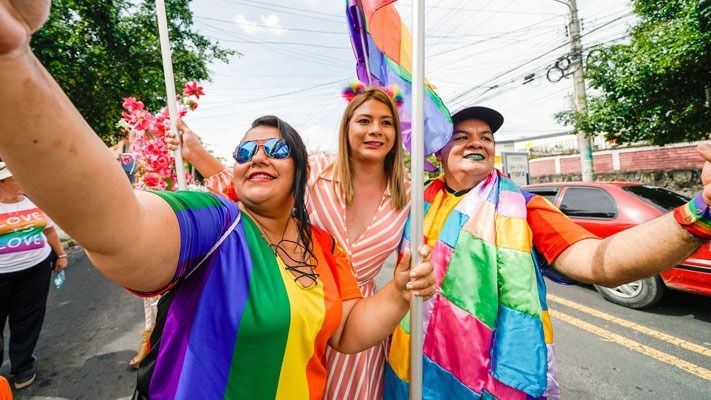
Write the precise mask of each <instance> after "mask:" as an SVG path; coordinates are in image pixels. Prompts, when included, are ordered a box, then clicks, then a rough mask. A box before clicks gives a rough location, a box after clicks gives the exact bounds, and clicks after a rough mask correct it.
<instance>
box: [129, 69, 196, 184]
mask: <svg viewBox="0 0 711 400" xmlns="http://www.w3.org/2000/svg"><path fill="white" fill-rule="evenodd" d="M183 94H184V96H180V95H177V96H176V98H177V99H178V100H179V101H180V102H179V103H178V115H179V116H180V117H184V116H185V115H187V113H188V110H191V111H194V110H196V109H197V106H198V102H197V99H199V98H200V96H201V95H203V96H204V95H205V92H204V91H203V88H202V87H201V86H199V85H198V83H197V82H189V83H187V84H185V87H184V88H183ZM122 105H123V108H124V110H125V111H124V112H122V113H121V120H119V123H118V126H119V127H120V128H121V129H123V130H124V131H125V132H126V133H128V135H129V142H130V143H131V152H132V153H133V156H134V157H135V158H136V162H137V163H138V169H137V174H136V179H135V183H134V187H135V188H137V189H147V190H166V189H170V190H176V189H177V187H176V183H177V178H176V176H175V169H174V164H175V158H174V157H173V153H172V152H171V151H170V149H168V145H167V143H166V142H165V133H166V131H167V129H168V128H169V127H170V115H169V111H168V109H167V108H163V109H161V110H160V111H158V112H157V113H156V114H152V113H150V112H149V111H148V110H146V109H145V106H144V104H143V102H141V101H138V100H136V98H134V97H127V98H125V99H123V104H122ZM192 178H193V177H192V175H190V174H188V173H186V181H187V182H188V183H192Z"/></svg>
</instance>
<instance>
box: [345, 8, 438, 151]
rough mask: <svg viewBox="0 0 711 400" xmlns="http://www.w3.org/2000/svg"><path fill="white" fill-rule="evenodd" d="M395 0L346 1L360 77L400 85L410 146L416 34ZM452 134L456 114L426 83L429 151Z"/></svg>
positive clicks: (405, 134)
mask: <svg viewBox="0 0 711 400" xmlns="http://www.w3.org/2000/svg"><path fill="white" fill-rule="evenodd" d="M394 2H395V0H346V14H347V16H348V26H349V28H350V31H351V44H352V46H353V52H354V54H355V57H356V62H357V65H356V70H357V73H358V79H360V80H361V81H362V82H364V83H366V84H371V85H379V86H387V85H393V84H394V85H397V86H398V87H400V89H401V90H402V92H403V97H404V98H405V102H404V104H403V107H402V108H401V110H400V122H401V124H402V130H403V142H404V143H405V146H406V147H407V148H408V149H409V148H410V135H411V129H410V115H412V35H411V34H410V31H409V30H408V29H407V26H405V24H404V23H403V21H402V19H401V18H400V14H399V13H398V12H397V9H396V8H395V6H394V5H393V4H392V3H394ZM451 137H452V117H451V116H450V115H449V110H447V107H445V106H444V103H443V102H442V99H440V98H439V96H438V95H437V93H435V91H434V89H433V88H432V86H431V85H430V84H428V83H426V84H425V138H424V141H425V154H432V153H434V152H435V151H437V150H439V149H441V148H442V147H443V146H444V145H445V144H447V142H448V141H449V139H450V138H451Z"/></svg>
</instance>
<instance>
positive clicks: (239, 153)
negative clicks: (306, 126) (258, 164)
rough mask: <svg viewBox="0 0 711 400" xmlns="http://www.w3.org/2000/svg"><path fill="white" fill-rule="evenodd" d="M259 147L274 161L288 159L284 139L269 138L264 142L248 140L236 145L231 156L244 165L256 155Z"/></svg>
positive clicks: (286, 145) (288, 150) (287, 150)
mask: <svg viewBox="0 0 711 400" xmlns="http://www.w3.org/2000/svg"><path fill="white" fill-rule="evenodd" d="M259 147H262V148H263V149H264V153H265V154H266V155H267V156H268V157H269V158H273V159H276V160H283V159H285V158H287V157H289V153H290V149H289V145H288V144H287V143H286V141H285V140H284V139H280V138H269V139H266V140H248V141H246V142H242V143H240V144H239V145H237V148H236V149H235V152H234V154H233V155H232V156H233V157H234V158H235V161H237V162H238V163H240V164H244V163H246V162H248V161H249V160H251V159H252V157H254V155H255V154H257V150H259Z"/></svg>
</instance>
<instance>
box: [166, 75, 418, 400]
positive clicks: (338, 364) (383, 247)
mask: <svg viewBox="0 0 711 400" xmlns="http://www.w3.org/2000/svg"><path fill="white" fill-rule="evenodd" d="M344 97H345V98H346V99H347V100H349V103H348V105H347V107H346V109H345V111H344V112H343V116H342V119H341V126H340V131H339V143H338V153H337V154H336V155H332V154H317V155H314V156H311V157H310V158H309V165H310V167H311V174H310V176H309V180H308V191H307V199H308V201H307V208H308V212H309V215H310V217H311V221H312V222H313V223H314V224H315V225H316V226H318V227H319V228H322V229H324V230H325V231H326V232H328V233H330V234H331V235H333V236H334V237H335V238H336V239H337V241H338V242H339V243H341V244H342V245H343V247H344V250H345V252H346V254H347V255H348V257H349V258H350V260H351V263H352V265H353V272H354V274H355V276H356V278H357V279H358V286H359V287H360V289H361V292H362V294H363V296H364V297H368V296H371V295H373V294H374V293H375V282H374V278H375V276H376V275H377V274H378V272H379V271H380V269H381V268H382V266H383V263H384V262H385V259H386V258H387V257H388V256H389V255H390V254H392V253H393V252H394V251H396V250H397V247H398V244H399V242H400V238H401V237H402V232H403V228H404V225H405V220H406V219H407V214H408V212H409V182H408V181H407V180H406V178H405V171H404V166H403V161H402V160H403V150H402V146H401V145H400V143H401V131H400V123H399V120H398V114H397V110H396V103H397V102H398V101H401V99H399V98H398V95H397V94H396V93H393V91H392V90H391V89H389V88H386V89H385V90H383V89H379V88H367V87H365V86H363V85H353V86H350V87H348V88H346V89H345V90H344ZM393 98H394V99H395V100H394V99H393ZM178 129H179V131H180V132H181V133H182V138H183V148H182V149H183V150H182V153H183V158H184V159H185V160H186V161H189V162H191V163H192V164H193V165H194V166H195V167H196V168H197V169H198V171H200V173H201V174H203V176H206V177H208V178H207V179H206V182H205V183H206V186H207V187H208V188H209V189H210V190H211V191H213V192H214V193H221V194H224V195H226V196H227V197H229V198H232V199H233V200H236V199H237V196H236V193H235V187H238V186H239V184H240V181H239V180H238V179H233V176H232V175H233V169H232V168H225V167H224V166H223V165H222V164H221V163H220V162H219V161H218V160H217V159H215V158H214V157H213V156H212V155H211V154H210V153H208V152H207V151H206V150H205V148H203V147H202V145H201V144H200V141H199V140H198V138H197V136H196V135H195V133H194V132H192V131H191V130H190V128H188V126H187V125H185V124H184V123H182V122H181V123H180V124H179V126H178ZM170 144H172V146H173V148H174V149H175V147H177V146H176V144H177V142H176V141H175V140H172V141H170ZM241 146H242V145H241ZM250 149H254V145H249V147H247V148H245V149H243V150H242V151H241V152H240V150H239V148H238V151H237V152H236V153H235V154H234V157H235V160H236V161H237V164H239V163H240V160H241V159H242V158H243V157H245V156H247V155H249V154H251V150H250ZM265 150H268V149H267V147H266V146H265ZM242 153H244V154H242ZM235 178H236V177H235ZM326 356H327V367H328V385H327V391H326V397H325V398H327V399H356V400H373V399H380V398H381V395H382V388H383V375H384V368H385V344H384V343H378V344H377V345H375V346H373V347H371V348H370V349H368V350H366V351H364V352H361V353H358V354H343V353H340V352H338V351H334V350H333V349H331V348H329V349H328V350H327V351H326Z"/></svg>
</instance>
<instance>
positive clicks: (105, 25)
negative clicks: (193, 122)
mask: <svg viewBox="0 0 711 400" xmlns="http://www.w3.org/2000/svg"><path fill="white" fill-rule="evenodd" d="M166 9H167V16H168V25H169V27H168V29H169V35H170V41H171V48H172V51H173V52H172V57H173V71H174V74H175V81H176V86H177V88H176V89H177V90H180V88H181V87H182V86H181V85H182V83H184V82H186V81H191V80H198V81H200V80H206V79H208V78H209V73H208V69H207V65H208V63H209V62H210V61H212V60H220V61H223V62H227V61H228V58H229V56H230V55H232V54H234V51H232V50H227V49H223V48H221V47H220V46H219V45H218V44H217V43H214V42H211V41H210V40H208V39H207V38H205V37H204V36H202V35H200V34H199V33H197V32H196V31H195V30H194V29H193V28H192V24H193V20H192V13H191V11H190V0H168V1H166ZM31 46H32V49H33V51H34V53H35V54H36V55H37V57H38V58H39V59H40V61H41V62H42V64H44V66H45V67H46V68H47V70H49V72H50V73H51V74H52V76H53V77H54V79H56V80H57V82H58V83H59V85H60V86H61V87H62V89H63V90H64V91H65V92H66V93H67V95H68V96H69V98H70V99H71V100H72V102H73V103H74V105H76V107H77V108H78V109H79V111H80V112H81V113H82V115H83V116H84V118H86V120H87V121H88V122H89V124H90V125H91V127H92V128H93V129H94V130H95V131H96V132H97V133H98V135H99V136H100V137H101V138H102V139H103V140H104V141H105V142H106V143H112V142H115V141H116V140H117V139H118V138H119V137H120V136H122V135H123V132H121V131H120V130H119V129H118V128H116V122H117V121H118V119H119V118H120V115H121V111H122V108H121V103H122V99H123V98H124V97H129V96H134V97H136V98H138V99H140V100H142V101H143V102H144V103H145V105H146V107H147V108H148V109H150V110H153V111H157V110H158V109H160V108H161V107H164V106H165V104H166V97H165V81H164V78H163V66H162V60H161V52H160V41H159V36H158V23H157V19H156V13H155V2H154V1H153V0H142V1H140V2H137V1H132V0H55V1H53V2H52V12H51V15H50V16H49V20H48V21H47V23H46V24H45V26H44V27H43V28H42V30H40V31H39V32H38V33H36V34H35V35H34V36H33V39H32V43H31Z"/></svg>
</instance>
